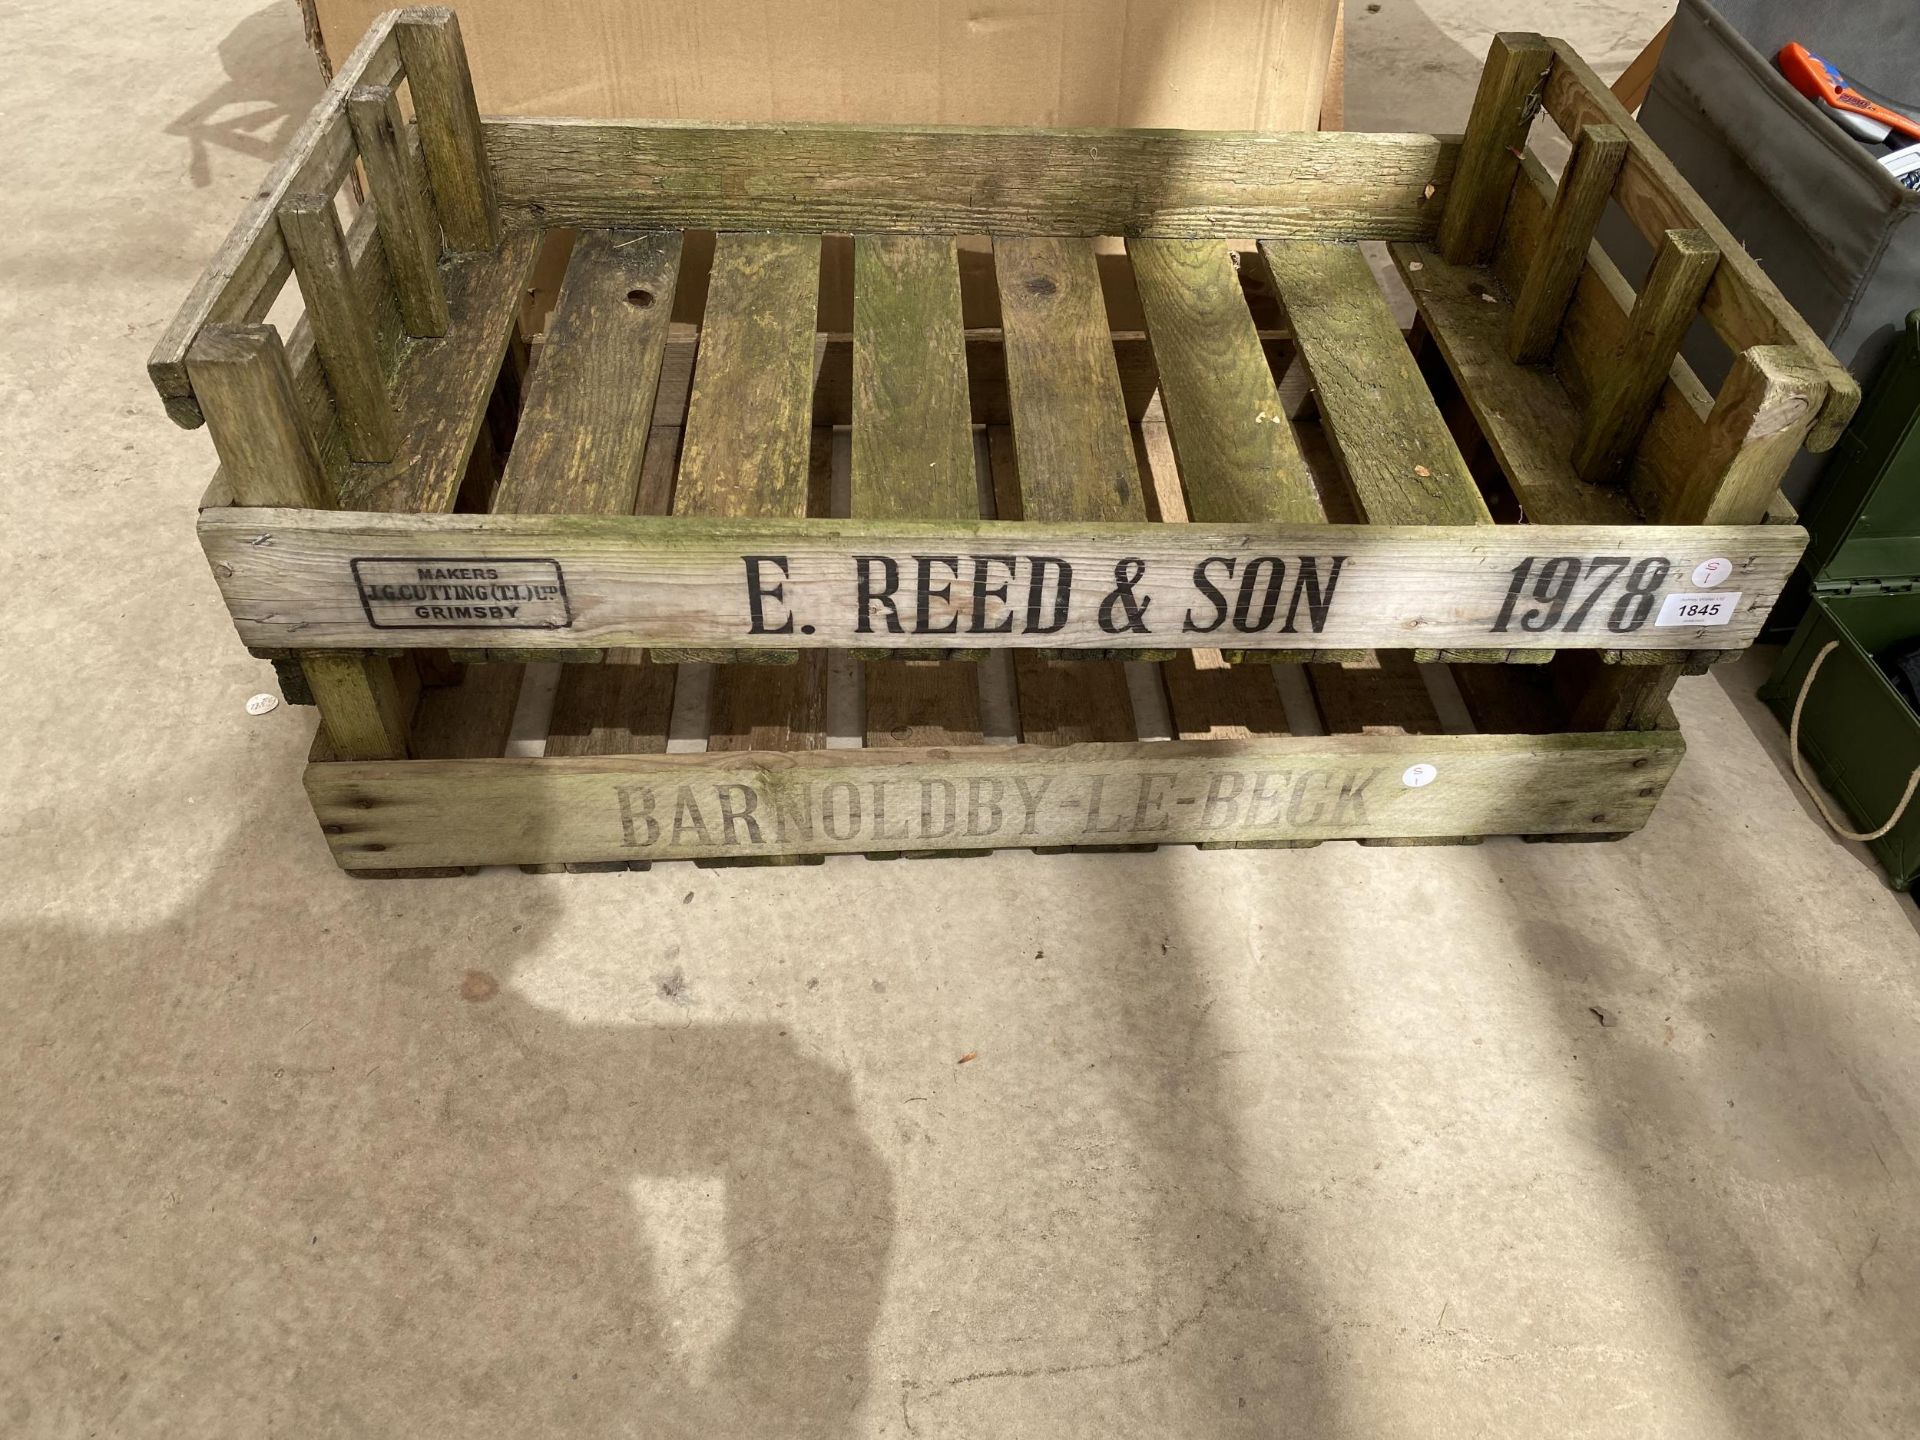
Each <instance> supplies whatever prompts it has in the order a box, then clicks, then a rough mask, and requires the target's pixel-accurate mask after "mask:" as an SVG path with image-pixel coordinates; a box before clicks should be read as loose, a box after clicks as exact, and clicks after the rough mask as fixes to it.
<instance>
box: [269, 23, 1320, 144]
mask: <svg viewBox="0 0 1920 1440" xmlns="http://www.w3.org/2000/svg"><path fill="white" fill-rule="evenodd" d="M388 4H389V0H300V5H301V8H302V10H303V11H304V12H305V13H306V19H307V33H308V35H309V37H310V38H311V39H312V40H313V41H314V43H315V47H316V49H318V50H319V51H320V54H321V58H322V61H323V63H324V64H325V65H326V66H327V67H328V68H329V70H330V69H331V67H332V66H333V65H334V64H337V63H338V62H339V61H340V60H342V59H343V58H344V57H345V56H346V54H347V52H348V51H350V50H351V49H352V48H353V46H354V44H355V42H356V41H358V40H359V38H360V36H361V34H362V33H363V32H364V31H365V30H366V28H367V25H368V24H369V22H370V21H371V20H372V19H373V17H374V16H375V15H377V14H378V13H380V12H381V11H382V10H384V9H387V8H388ZM456 9H457V10H458V11H459V15H460V28H461V31H462V33H463V34H464V36H465V37H466V43H467V54H468V56H469V58H470V61H471V64H472V67H473V78H474V88H475V89H476V90H477V91H478V93H479V97H480V108H481V110H482V111H483V112H486V113H492V114H517V115H584V116H600V117H610V118H631V119H661V120H675V119H681V120H824V121H834V120H843V121H855V122H865V123H885V122H889V121H893V122H901V123H910V122H920V123H932V124H954V125H1142V126H1173V127H1178V128H1183V129H1196V130H1269V129H1272V130H1311V129H1315V128H1318V127H1319V125H1320V121H1321V97H1322V94H1323V92H1324V91H1325V90H1326V88H1327V76H1328V69H1329V60H1330V56H1331V54H1332V52H1333V39H1334V29H1335V24H1336V18H1337V16H1338V14H1339V3H1338V0H971V3H968V4H955V3H951V0H841V3H839V4H821V3H819V0H726V3H725V4H709V3H705V0H551V3H546V4H541V5H528V4H525V3H523V0H464V3H461V4H459V5H458V6H456Z"/></svg>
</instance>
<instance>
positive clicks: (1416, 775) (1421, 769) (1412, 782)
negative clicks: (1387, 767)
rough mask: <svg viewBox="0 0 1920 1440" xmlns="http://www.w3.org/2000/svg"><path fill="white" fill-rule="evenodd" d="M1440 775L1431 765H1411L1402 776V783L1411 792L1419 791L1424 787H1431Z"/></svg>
mask: <svg viewBox="0 0 1920 1440" xmlns="http://www.w3.org/2000/svg"><path fill="white" fill-rule="evenodd" d="M1439 773H1440V772H1439V771H1438V770H1436V769H1434V768H1433V766H1431V765H1409V766H1407V768H1406V770H1405V771H1404V772H1403V773H1402V774H1401V776H1400V783H1401V784H1402V785H1404V786H1406V787H1407V788H1408V789H1409V790H1418V789H1419V788H1420V787H1421V786H1422V785H1431V784H1432V783H1433V777H1434V776H1436V775H1438V774H1439Z"/></svg>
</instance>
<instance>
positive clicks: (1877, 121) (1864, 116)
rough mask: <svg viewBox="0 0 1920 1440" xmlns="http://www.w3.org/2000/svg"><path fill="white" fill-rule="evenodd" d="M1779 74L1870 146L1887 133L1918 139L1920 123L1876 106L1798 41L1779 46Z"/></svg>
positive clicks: (1777, 59) (1777, 60) (1879, 140)
mask: <svg viewBox="0 0 1920 1440" xmlns="http://www.w3.org/2000/svg"><path fill="white" fill-rule="evenodd" d="M1775 63H1776V64H1778V65H1779V67H1780V73H1781V74H1782V75H1784V76H1786V77H1787V83H1788V84H1790V85H1792V86H1793V88H1794V89H1796V90H1798V91H1799V92H1800V93H1801V94H1802V95H1804V96H1806V97H1807V98H1808V99H1809V100H1811V101H1813V102H1814V103H1815V104H1816V105H1823V106H1825V107H1826V109H1827V110H1828V111H1829V112H1830V113H1831V114H1832V115H1833V118H1834V119H1835V120H1836V121H1838V122H1839V123H1840V124H1841V125H1842V126H1844V127H1845V128H1846V129H1847V131H1848V132H1849V133H1850V134H1853V135H1856V136H1858V137H1859V138H1860V139H1862V140H1865V141H1866V142H1867V143H1868V144H1870V145H1878V144H1880V143H1881V142H1882V141H1884V140H1885V139H1886V138H1887V135H1888V133H1889V132H1891V131H1894V130H1898V131H1899V132H1900V133H1901V134H1902V135H1906V136H1910V137H1911V138H1913V139H1915V140H1920V122H1916V121H1914V120H1911V119H1909V118H1908V117H1907V116H1905V115H1902V114H1901V113H1900V112H1899V111H1898V110H1889V109H1888V108H1887V107H1886V106H1884V105H1877V104H1875V103H1874V102H1873V101H1871V100H1869V99H1868V98H1867V97H1866V96H1864V95H1862V94H1861V93H1860V92H1859V91H1858V90H1856V89H1854V88H1853V87H1852V86H1851V85H1849V84H1848V83H1847V77H1846V76H1844V75H1842V74H1841V73H1840V72H1839V71H1838V70H1836V69H1834V68H1833V66H1831V65H1829V64H1828V63H1827V62H1826V61H1824V60H1822V59H1821V58H1820V57H1819V56H1818V55H1816V54H1814V53H1813V52H1812V51H1811V50H1809V49H1807V47H1806V46H1804V45H1801V44H1799V43H1798V42H1793V43H1789V44H1786V45H1782V46H1781V47H1780V53H1779V55H1778V56H1776V57H1775Z"/></svg>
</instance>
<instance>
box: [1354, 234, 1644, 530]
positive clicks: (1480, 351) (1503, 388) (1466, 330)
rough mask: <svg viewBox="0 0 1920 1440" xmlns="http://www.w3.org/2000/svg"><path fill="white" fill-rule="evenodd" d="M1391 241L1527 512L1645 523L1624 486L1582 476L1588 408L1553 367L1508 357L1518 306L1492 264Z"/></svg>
mask: <svg viewBox="0 0 1920 1440" xmlns="http://www.w3.org/2000/svg"><path fill="white" fill-rule="evenodd" d="M1391 248H1392V253H1393V258H1394V262H1395V263H1396V264H1397V265H1398V266H1399V269H1400V273H1401V275H1402V276H1403V277H1404V278H1405V280H1406V282H1407V288H1408V289H1409V290H1411V291H1412V292H1413V298H1414V303H1415V304H1416V305H1418V306H1419V309H1420V315H1421V318H1422V319H1423V320H1425V321H1426V324H1427V328H1428V330H1429V331H1430V332H1431V333H1432V335H1433V338H1434V340H1435V341H1436V342H1437V343H1438V344H1439V346H1440V349H1441V352H1442V353H1443V354H1444V355H1445V356H1446V360H1447V364H1448V366H1449V367H1450V368H1451V369H1452V371H1453V373H1454V375H1455V376H1457V377H1458V378H1459V381H1460V388H1461V390H1462V391H1463V392H1464V393H1465V394H1466V397H1467V401H1468V403H1469V404H1470V405H1471V407H1472V409H1473V418H1474V420H1475V421H1476V422H1477V423H1478V424H1479V426H1480V429H1481V431H1482V433H1484V434H1485V435H1486V437H1487V442H1488V443H1489V444H1490V445H1491V446H1492V447H1493V453H1494V454H1495V456H1496V457H1498V459H1499V461H1500V468H1501V469H1502V470H1503V471H1505V472H1506V476H1507V483H1508V484H1509V485H1511V486H1512V487H1513V492H1514V495H1515V497H1516V498H1517V499H1518V500H1519V502H1520V506H1521V509H1522V510H1523V511H1524V512H1525V514H1526V517H1527V519H1528V520H1530V521H1532V522H1534V523H1536V524H1540V525H1630V524H1633V523H1634V522H1635V521H1637V520H1638V519H1639V515H1638V513H1637V512H1636V511H1635V510H1634V508H1633V506H1632V504H1631V503H1630V502H1629V501H1628V500H1627V497H1626V496H1625V495H1624V494H1622V493H1621V492H1620V490H1619V489H1617V488H1616V487H1614V486H1611V485H1589V484H1587V483H1586V482H1585V481H1584V480H1582V479H1581V478H1580V477H1579V476H1578V475H1576V474H1574V471H1573V460H1572V456H1573V445H1574V441H1575V439H1576V438H1577V437H1578V435H1579V433H1580V432H1579V426H1580V413H1579V410H1578V409H1577V407H1576V406H1575V405H1574V403H1573V402H1572V401H1571V400H1570V399H1568V398H1567V393H1566V391H1565V389H1563V388H1562V386H1561V384H1560V381H1559V379H1558V377H1557V376H1556V375H1555V374H1554V372H1553V371H1552V370H1549V369H1547V368H1545V367H1544V366H1535V365H1516V364H1515V363H1514V362H1513V361H1512V360H1510V359H1509V358H1508V357H1507V352H1506V337H1507V335H1508V333H1509V332H1510V331H1511V329H1512V324H1513V307H1512V306H1511V305H1509V304H1508V303H1507V301H1506V298H1505V297H1504V296H1503V295H1501V294H1500V293H1499V292H1498V291H1496V290H1495V289H1494V288H1493V287H1492V286H1491V285H1489V284H1488V283H1487V281H1486V280H1485V278H1484V277H1483V274H1482V272H1478V271H1474V270H1470V269H1467V268H1466V267H1465V266H1460V265H1449V264H1448V263H1447V262H1446V261H1445V260H1442V259H1441V258H1440V256H1439V255H1438V254H1437V253H1436V252H1435V251H1433V250H1431V249H1429V248H1428V247H1426V246H1424V245H1406V246H1401V245H1395V246H1393V247H1391Z"/></svg>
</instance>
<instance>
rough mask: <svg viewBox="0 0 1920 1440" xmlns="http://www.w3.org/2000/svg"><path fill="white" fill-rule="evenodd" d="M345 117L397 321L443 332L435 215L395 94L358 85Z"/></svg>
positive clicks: (411, 329) (422, 333)
mask: <svg viewBox="0 0 1920 1440" xmlns="http://www.w3.org/2000/svg"><path fill="white" fill-rule="evenodd" d="M347 120H348V122H349V123H350V124H351V125H352V127H353V141H354V145H355V146H356V147H357V148H358V149H359V151H360V163H361V164H362V165H363V166H365V167H366V171H367V188H368V190H369V191H370V192H371V193H372V196H373V205H374V210H375V212H376V213H377V216H378V219H379V223H380V241H381V244H382V246H383V247H384V249H385V251H386V260H387V268H388V269H389V270H390V271H392V273H393V288H394V292H395V296H396V299H397V300H398V303H399V307H400V317H401V320H402V322H403V323H404V324H405V326H406V330H407V333H408V334H409V335H412V336H415V337H419V338H425V337H430V336H436V335H444V334H446V333H447V296H446V292H445V291H444V290H443V289H442V288H441V285H440V219H439V217H438V216H437V215H435V214H434V212H433V199H432V197H431V196H430V195H429V194H428V193H427V180H426V176H425V175H424V174H423V173H422V166H421V165H420V163H419V161H418V159H417V157H416V156H415V153H414V149H413V146H412V145H411V144H409V143H408V138H407V127H406V121H405V120H403V119H402V118H401V115H400V99H399V97H398V96H397V95H395V94H394V91H393V87H392V86H391V85H362V86H359V87H357V88H356V89H355V90H354V91H353V92H352V93H351V94H349V95H348V96H347Z"/></svg>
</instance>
